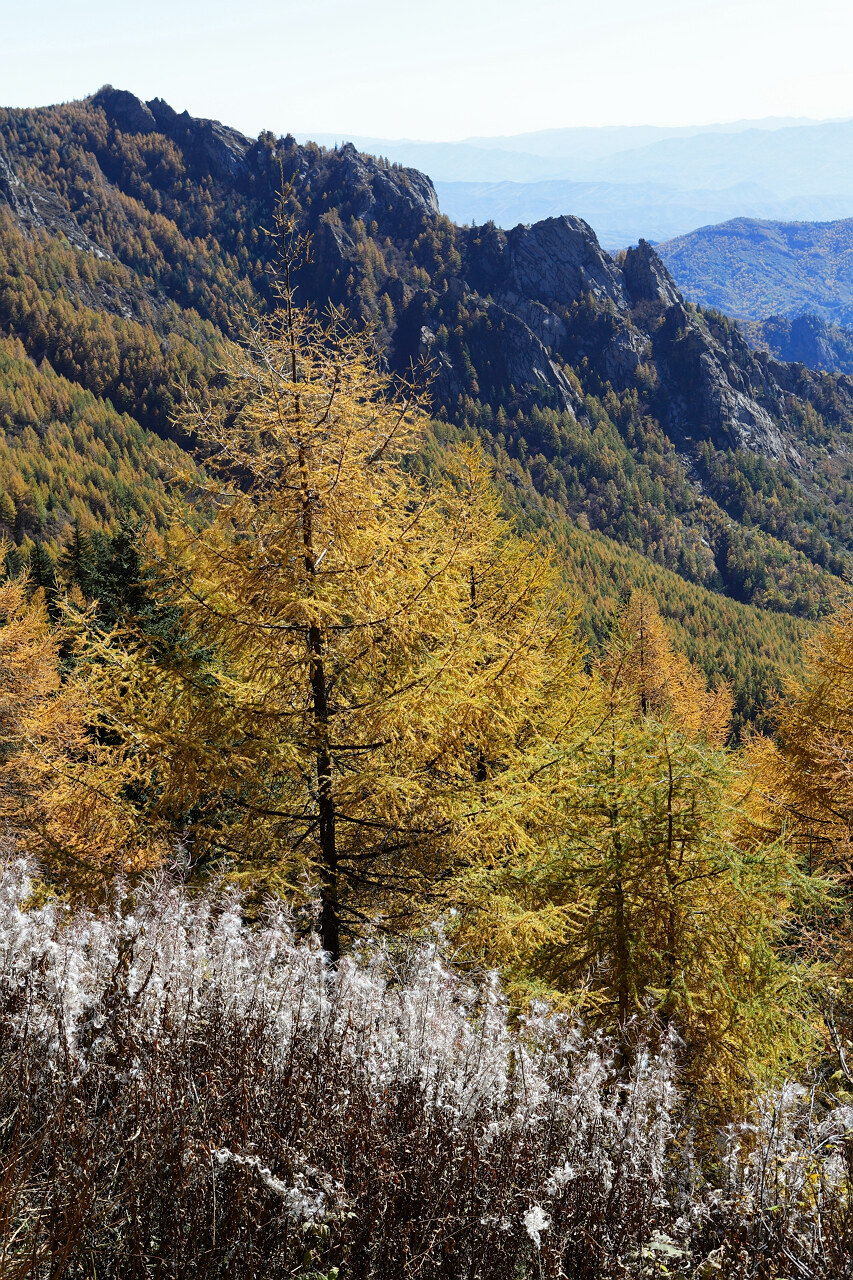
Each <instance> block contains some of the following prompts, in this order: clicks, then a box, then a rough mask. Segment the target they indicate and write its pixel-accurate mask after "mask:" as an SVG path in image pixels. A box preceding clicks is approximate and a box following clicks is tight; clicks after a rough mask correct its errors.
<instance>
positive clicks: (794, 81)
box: [0, 0, 853, 141]
mask: <svg viewBox="0 0 853 1280" xmlns="http://www.w3.org/2000/svg"><path fill="white" fill-rule="evenodd" d="M852 45H853V5H851V4H850V3H849V0H810V2H809V3H808V4H805V3H803V0H583V2H580V0H360V2H358V3H354V2H353V0H313V2H312V3H295V2H294V0H278V2H277V3H273V0H242V3H240V2H239V0H238V2H236V3H235V0H229V2H228V3H224V0H135V2H134V3H132V4H127V3H124V0H35V2H34V3H33V2H31V3H29V4H27V3H24V2H22V0H0V106H42V105H44V104H46V103H49V102H61V101H66V100H68V99H70V98H79V97H84V96H86V95H87V94H89V93H93V92H94V91H95V90H96V89H97V88H98V87H99V86H100V85H101V84H104V83H106V82H109V83H112V84H113V85H115V86H116V87H118V88H124V89H130V90H132V91H133V92H134V93H136V94H137V95H138V96H139V97H142V98H152V97H162V98H165V99H166V100H167V101H168V102H170V103H171V104H172V106H174V107H175V108H176V109H177V110H179V111H180V110H183V109H184V108H187V109H188V110H189V111H190V113H191V114H192V115H196V116H214V117H216V118H218V119H220V120H223V121H225V122H226V123H228V124H232V125H235V126H236V127H237V128H240V129H242V130H243V131H244V132H246V133H248V134H250V135H255V134H257V133H258V132H259V130H260V129H262V128H268V129H272V130H273V131H274V132H275V133H286V132H287V131H288V130H290V131H292V132H294V133H304V132H307V133H310V132H311V131H312V130H314V131H316V132H318V133H320V132H325V133H329V132H332V133H334V132H336V133H339V134H340V135H341V136H345V135H346V134H371V135H375V136H379V137H385V138H400V137H408V138H422V139H430V140H440V141H445V140H451V139H457V138H463V137H466V136H469V135H471V134H503V133H519V132H523V131H526V130H532V129H547V128H562V127H566V126H571V125H603V124H658V125H682V124H704V123H709V122H712V121H728V120H736V119H744V118H749V119H752V118H758V117H762V116H769V115H776V116H810V117H813V118H816V119H825V118H830V117H850V116H853V73H851V70H850V49H851V46H852Z"/></svg>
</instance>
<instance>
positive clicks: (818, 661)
mask: <svg viewBox="0 0 853 1280" xmlns="http://www.w3.org/2000/svg"><path fill="white" fill-rule="evenodd" d="M543 264H544V265H543ZM0 428H2V435H0V534H2V539H3V541H2V556H3V574H4V576H3V579H2V581H0V723H2V734H1V735H0V747H1V748H2V749H0V808H2V819H3V836H2V840H3V848H2V862H0V1011H1V1012H0V1019H2V1027H3V1035H2V1037H0V1260H2V1261H0V1273H2V1275H3V1276H4V1277H5V1276H8V1277H10V1280H11V1278H14V1280H18V1278H19V1277H20V1280H24V1277H60V1276H61V1277H65V1276H68V1277H72V1276H73V1277H78V1276H79V1277H83V1276H87V1277H88V1276H92V1277H101V1276H103V1277H107V1276H110V1277H116V1278H118V1277H127V1276H134V1277H136V1276H138V1277H143V1276H146V1277H147V1276H163V1277H171V1276H174V1277H178V1276H184V1275H198V1276H205V1277H208V1276H209V1277H213V1276H217V1277H219V1276H229V1277H247V1278H248V1277H251V1276H259V1275H263V1276H270V1277H273V1276H281V1277H284V1276H291V1277H293V1276H299V1277H301V1280H337V1278H338V1277H339V1278H340V1280H347V1277H352V1280H360V1278H362V1277H363V1278H365V1280H368V1278H369V1280H374V1278H376V1280H380V1278H385V1277H387V1278H388V1280H391V1278H392V1277H398V1276H400V1275H407V1276H408V1275H412V1276H423V1277H425V1278H432V1277H435V1278H436V1280H438V1277H447V1278H450V1277H453V1278H454V1280H455V1278H456V1277H458V1278H459V1280H462V1278H463V1277H466V1278H470V1280H474V1278H475V1277H477V1278H482V1280H492V1278H493V1277H494V1278H495V1280H503V1278H504V1277H506V1278H507V1280H520V1278H521V1277H530V1278H531V1280H533V1278H534V1277H539V1278H540V1280H541V1277H545V1276H548V1277H553V1278H554V1280H556V1277H558V1276H565V1277H579V1278H581V1280H585V1278H587V1277H589V1280H593V1278H599V1277H601V1278H602V1280H603V1278H604V1277H617V1276H630V1277H637V1278H640V1277H652V1276H664V1275H669V1276H679V1277H682V1278H683V1280H687V1277H691V1278H692V1277H710V1276H716V1275H720V1276H727V1277H728V1276H731V1277H735V1276H737V1277H744V1280H745V1278H746V1277H748V1276H749V1277H762V1278H763V1277H766V1278H767V1280H771V1277H776V1278H781V1277H795V1276H796V1277H800V1276H843V1275H848V1274H850V1272H849V1267H850V1261H849V1260H850V1250H851V1243H853V1218H851V1205H853V1143H851V1119H850V1118H851V1115H853V1110H851V1108H853V929H852V928H851V900H850V895H851V891H853V879H851V876H853V871H852V870H851V839H853V836H851V831H853V773H851V768H850V761H851V754H853V599H851V596H850V587H849V582H850V568H851V558H853V467H851V464H850V463H849V461H848V459H849V457H850V452H849V439H850V436H851V434H853V387H851V385H850V383H849V380H848V379H846V378H844V377H842V376H840V375H835V374H831V373H827V372H814V371H811V370H809V369H807V368H806V367H804V366H802V365H787V364H783V363H781V362H777V361H775V360H774V359H772V358H771V357H770V356H768V355H767V354H766V353H764V354H761V353H756V352H753V351H752V350H751V349H750V348H748V347H747V344H746V343H745V341H744V339H743V338H742V337H741V335H740V332H739V330H738V327H737V325H736V324H735V323H734V322H733V321H731V320H729V319H728V318H727V317H726V316H724V315H722V314H721V313H718V312H712V311H705V310H703V309H701V308H698V307H695V306H691V305H690V304H687V303H685V302H684V300H683V299H682V298H681V296H680V294H679V293H678V291H677V289H676V288H675V285H674V283H673V282H672V280H671V278H670V277H669V275H668V273H667V272H666V269H665V267H664V266H663V264H662V262H661V261H660V259H659V258H658V257H657V256H656V255H655V253H654V250H653V249H652V248H651V246H649V245H647V244H646V243H645V242H644V241H641V242H640V244H639V246H637V247H636V248H632V249H630V250H628V251H627V252H626V253H622V254H621V255H615V256H614V257H611V256H610V255H607V254H605V253H604V252H603V250H601V249H600V246H599V245H598V242H597V241H596V239H595V236H594V234H593V232H592V231H591V229H590V228H589V227H587V226H586V224H585V223H582V222H581V221H580V220H579V219H571V218H563V219H550V220H548V221H547V222H545V223H540V224H536V225H535V226H534V227H532V228H529V227H528V228H525V227H520V228H517V229H516V230H515V231H513V232H506V233H505V232H503V231H500V230H499V229H498V228H496V227H494V225H492V224H489V225H487V226H486V227H481V228H478V227H458V226H455V225H454V224H452V223H450V222H449V221H448V220H447V219H446V218H444V217H443V216H442V215H441V214H440V213H439V212H438V209H437V205H436V204H435V197H434V193H433V192H432V188H431V185H430V184H429V180H428V179H426V178H425V177H424V176H423V175H421V174H418V173H415V172H414V171H411V170H405V169H402V168H400V167H399V166H394V165H391V164H389V163H388V162H387V161H383V160H381V159H373V158H371V157H368V156H363V155H360V154H359V153H357V152H356V151H355V149H354V148H353V147H351V146H348V147H344V148H341V149H339V150H336V151H325V150H323V149H321V148H318V147H316V146H314V145H313V144H308V145H307V146H304V147H300V146H298V145H297V144H296V143H295V142H294V140H293V139H292V138H290V137H288V138H284V139H276V138H275V137H273V135H272V134H262V135H261V136H260V138H259V139H258V140H257V141H256V142H250V141H249V140H248V139H246V138H244V137H243V136H242V135H240V134H238V133H236V131H234V130H230V129H227V128H226V127H225V126H222V125H219V124H218V123H216V122H210V121H197V120H193V119H192V118H191V117H189V116H188V115H187V114H186V113H184V115H182V116H181V115H177V113H175V112H174V111H173V110H172V108H170V107H169V106H168V105H167V104H166V103H164V102H162V101H161V100H159V99H157V100H154V101H152V102H149V103H142V102H140V101H139V100H137V99H135V98H133V97H132V95H130V94H125V93H122V92H121V91H117V90H114V89H111V88H109V87H106V88H105V89H103V90H101V91H100V93H99V94H97V95H95V96H94V97H93V98H90V99H87V100H85V101H83V102H77V103H71V104H68V105H66V106H63V107H56V108H45V109H42V110H38V111H4V112H0Z"/></svg>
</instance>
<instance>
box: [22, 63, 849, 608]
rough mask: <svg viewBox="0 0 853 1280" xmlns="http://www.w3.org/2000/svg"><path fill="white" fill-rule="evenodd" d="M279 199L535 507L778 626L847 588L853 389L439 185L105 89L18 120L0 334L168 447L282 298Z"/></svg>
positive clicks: (323, 302)
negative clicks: (191, 404) (481, 210)
mask: <svg viewBox="0 0 853 1280" xmlns="http://www.w3.org/2000/svg"><path fill="white" fill-rule="evenodd" d="M282 178H283V179H284V183H285V186H286V189H287V192H288V197H287V198H288V202H289V208H290V210H291V212H292V213H293V214H294V215H295V217H296V220H297V223H298V225H299V227H300V229H301V230H302V231H304V232H307V233H308V234H309V235H310V236H311V240H312V257H311V262H310V264H309V265H308V266H307V267H305V268H304V269H303V270H302V271H301V272H300V273H299V276H298V284H299V289H300V296H301V298H302V299H303V300H305V301H308V302H310V303H312V304H314V305H315V306H317V307H319V308H322V307H325V306H327V305H328V304H329V303H333V304H342V305H345V306H346V307H347V308H349V310H350V311H351V312H352V313H353V315H354V316H355V317H356V318H357V319H358V320H364V321H371V322H373V323H374V324H375V325H376V328H377V335H378V339H379V341H380V344H381V345H382V346H383V348H384V350H385V352H386V354H387V359H388V360H389V362H390V363H391V364H392V365H396V366H398V367H400V368H403V367H406V366H407V365H408V363H409V362H410V361H411V360H417V359H419V358H421V357H428V358H430V359H431V361H432V363H433V368H434V371H435V374H436V377H435V383H434V394H435V400H436V410H437V412H438V413H439V414H441V415H443V416H445V417H446V418H447V419H449V420H450V421H451V422H455V423H456V424H458V425H461V426H467V427H469V428H472V429H474V430H477V431H480V432H481V433H482V436H483V439H484V440H485V442H486V444H487V447H489V448H490V449H492V451H493V453H494V455H495V457H496V459H498V462H499V465H500V466H502V467H503V468H504V470H505V472H507V473H508V474H511V477H514V482H515V483H517V484H519V485H521V486H522V488H523V487H524V486H525V485H528V486H532V487H533V488H534V489H537V490H538V491H539V493H540V495H543V496H544V497H545V498H546V499H548V500H552V501H553V502H554V503H556V504H557V508H558V509H559V510H560V511H562V512H564V513H566V514H568V515H571V516H575V517H577V518H579V519H581V518H582V519H584V520H586V521H587V522H588V523H589V524H590V525H591V526H592V527H594V528H598V529H600V530H601V531H602V532H605V533H607V534H608V535H609V536H611V537H615V538H618V539H621V540H623V541H627V542H629V543H630V544H631V545H633V546H635V547H636V549H638V550H642V551H644V552H645V553H646V554H648V555H653V556H654V557H655V558H656V559H658V560H659V561H660V562H662V563H664V564H666V565H668V566H669V567H672V568H675V569H676V570H677V571H678V572H680V573H682V574H683V575H685V576H687V577H691V578H693V579H695V580H698V581H701V582H703V583H704V584H705V585H709V586H713V587H714V588H715V589H718V590H725V591H728V592H730V593H731V594H735V595H738V596H740V597H741V598H744V599H760V600H762V601H764V602H768V601H772V602H773V607H780V608H781V607H787V604H786V598H787V597H786V593H787V594H791V593H794V594H795V595H796V599H797V600H799V601H800V603H799V604H798V605H797V606H796V607H797V608H798V609H799V610H800V611H808V610H810V609H812V608H813V607H814V604H813V602H814V601H815V599H816V598H817V596H818V595H819V594H820V592H821V591H822V588H820V587H819V584H818V579H817V578H815V577H814V574H815V573H817V574H818V577H819V575H820V573H822V572H823V571H824V570H825V569H826V568H827V567H828V568H830V569H831V570H832V571H833V572H838V573H842V572H845V571H846V563H847V562H846V556H847V555H848V553H853V461H851V459H853V434H851V427H852V426H853V382H851V380H850V379H848V378H846V377H840V376H834V375H828V374H825V373H822V374H821V373H814V372H811V371H810V370H809V369H808V368H806V367H805V366H803V365H802V364H795V365H787V364H784V363H782V362H780V361H777V360H775V359H773V358H772V357H771V356H770V355H769V354H768V353H767V352H755V351H753V350H751V349H750V347H749V346H748V345H747V343H746V342H745V341H744V339H743V337H742V336H741V334H740V332H739V331H738V329H737V328H736V327H735V326H734V325H733V324H731V323H730V322H728V321H726V319H725V317H723V316H720V315H718V314H715V313H709V312H703V311H701V310H700V309H697V308H696V307H694V306H692V305H690V304H687V303H685V301H684V299H683V298H682V296H681V294H680V293H679V290H678V288H677V287H676V285H675V283H674V281H673V279H672V277H671V275H670V274H669V272H668V271H667V269H666V267H665V266H664V264H663V262H662V261H661V259H660V257H659V256H658V255H657V254H656V252H655V251H654V249H653V248H652V247H651V246H650V245H649V244H647V243H646V242H645V241H642V240H641V241H640V243H639V244H638V245H637V246H636V247H635V248H633V249H630V250H628V252H627V253H624V254H619V255H616V256H611V255H609V254H608V253H606V252H605V251H604V250H603V249H602V248H601V246H600V245H599V243H598V241H597V239H596V236H595V234H594V232H593V231H592V229H591V228H590V227H589V226H588V225H587V223H585V222H584V221H583V220H582V219H580V218H576V217H568V216H567V217H560V218H549V219H546V220H545V221H542V222H538V223H536V224H534V225H533V226H519V227H516V228H515V229H513V230H511V231H502V230H499V229H498V228H496V227H495V226H494V225H493V224H487V225H486V226H483V227H458V226H455V225H454V224H452V223H451V222H449V220H448V219H446V218H444V217H443V216H442V215H441V214H440V213H439V210H438V205H437V201H436V196H435V191H434V189H433V186H432V184H431V182H430V181H429V179H428V178H426V177H425V176H424V175H423V174H421V173H418V172H417V171H415V170H411V169H404V168H401V167H399V166H394V165H389V164H388V163H387V162H385V161H383V160H381V159H376V158H372V157H369V156H365V155H362V154H360V153H359V152H357V151H356V150H355V148H354V147H352V146H351V145H347V146H344V147H342V148H340V149H338V150H335V151H329V150H324V149H322V148H319V147H317V146H315V145H313V144H310V143H309V144H307V145H305V146H299V145H298V144H297V143H296V142H295V140H294V139H293V138H291V137H286V138H279V139H276V138H274V137H273V136H272V135H271V134H261V135H260V137H259V138H257V139H249V138H247V137H245V136H244V135H242V134H241V133H239V132H238V131H236V130H234V129H230V128H228V127H227V126H225V125H222V124H220V123H219V122H217V121H211V120H199V119H195V118H193V117H192V116H190V115H189V114H188V113H187V112H186V111H184V112H180V113H179V112H177V111H175V110H174V109H173V108H172V107H171V106H169V105H168V104H167V103H165V102H163V101H162V100H161V99H152V100H151V101H149V102H142V101H141V100H139V99H138V98H135V97H134V96H133V95H132V94H130V93H128V92H126V91H123V90H116V89H113V88H109V87H108V88H105V89H102V90H101V91H100V92H99V93H97V94H95V95H94V97H93V98H91V99H87V100H85V101H84V102H81V103H72V104H68V105H67V106H64V107H54V108H45V109H42V110H38V111H29V112H27V111H7V112H0V328H2V329H3V330H4V331H5V332H7V333H10V334H13V335H15V336H18V337H20V338H21V340H22V341H23V342H24V343H25V345H26V347H27V350H28V351H29V352H30V354H31V355H32V356H33V357H34V358H36V359H42V358H43V357H45V356H47V357H48V358H49V359H50V360H51V361H54V362H58V364H59V367H60V371H61V372H63V373H65V375H66V376H70V377H73V378H76V379H77V380H79V381H81V382H83V383H84V385H87V386H89V387H91V388H92V389H95V390H96V391H97V394H99V395H100V394H104V392H106V393H107V394H109V395H111V396H112V397H113V399H114V401H116V403H119V404H120V405H121V407H122V408H128V409H129V411H130V412H132V413H135V414H138V415H140V420H141V421H144V422H146V424H147V425H151V426H153V427H154V428H155V429H157V430H161V431H162V430H164V429H167V427H168V420H169V414H170V412H171V405H172V399H171V398H170V395H171V393H170V392H169V390H168V388H169V387H173V386H174V383H175V379H176V378H177V377H179V376H181V375H182V374H184V373H186V371H187V369H188V368H190V367H191V364H192V361H191V358H190V356H189V355H188V354H187V352H188V350H189V348H190V347H192V348H193V349H195V350H197V351H199V352H201V353H202V359H203V360H204V359H208V358H209V356H210V353H211V352H212V350H213V348H214V347H215V344H216V342H217V340H219V339H221V335H222V334H225V335H228V336H234V335H236V334H237V333H239V331H240V326H241V324H242V322H243V317H244V315H245V307H246V305H247V304H252V303H254V304H256V305H261V306H263V305H264V304H265V302H266V301H267V300H268V299H269V297H270V289H269V268H270V266H271V265H272V264H273V262H274V259H275V252H276V246H275V240H274V237H271V236H270V235H269V234H268V232H269V229H270V228H271V226H272V225H273V221H274V209H275V206H276V203H277V201H278V199H279V198H280V191H281V184H282ZM15 236H18V237H19V240H18V241H16V240H15ZM16 246H17V247H16ZM26 246H30V248H29V249H28V250H27V252H28V253H30V255H31V259H32V264H33V265H32V275H33V279H32V280H30V281H29V283H27V282H26V281H24V280H22V278H21V275H20V272H16V270H15V268H14V263H13V259H14V258H15V257H16V256H17V257H18V258H21V257H22V256H24V249H25V248H26ZM3 255H5V258H6V261H5V262H4V261H3ZM36 277H37V278H36ZM68 303H70V304H71V307H70V311H69V308H68V305H66V304H68ZM104 316H107V317H111V319H110V321H109V325H111V326H112V328H109V327H108V331H107V330H105V329H104V327H103V323H102V320H101V319H99V317H101V318H102V317H104ZM116 326H118V328H117V327H116ZM122 326H124V327H122ZM182 344H183V345H182ZM116 350H117V353H118V354H117V355H116V354H115V352H116ZM105 352H106V353H107V354H106V355H105ZM110 352H113V353H114V354H113V355H110V354H109V353H110ZM110 361H112V364H110ZM105 363H106V364H107V365H108V366H109V367H108V368H107V369H106V371H105V370H104V368H103V367H102V366H103V365H104V364H105ZM113 366H114V367H113ZM848 473H849V474H848ZM756 529H764V530H765V532H767V533H769V534H771V535H772V537H773V538H774V539H776V542H774V543H773V545H772V546H771V545H770V543H767V544H766V545H765V544H764V543H762V544H761V545H760V546H759V545H758V543H757V542H756V538H757V536H758V534H757V533H756ZM777 543H778V545H777ZM780 548H781V549H780ZM774 563H778V564H784V565H785V566H787V567H786V568H785V569H784V572H782V570H779V571H778V572H777V571H776V569H773V570H772V572H771V571H769V570H767V569H766V566H767V565H772V564H774ZM791 566H793V567H791ZM768 574H769V576H768ZM810 575H811V576H810ZM792 584H794V585H792ZM816 584H818V585H816ZM774 593H775V594H774Z"/></svg>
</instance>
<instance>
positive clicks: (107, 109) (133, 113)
mask: <svg viewBox="0 0 853 1280" xmlns="http://www.w3.org/2000/svg"><path fill="white" fill-rule="evenodd" d="M92 102H93V103H94V104H95V106H96V107H101V108H102V109H103V111H104V114H105V115H106V117H107V119H108V120H109V121H110V123H111V124H113V125H115V126H116V128H118V129H120V130H121V131H122V133H154V132H155V131H156V129H157V121H156V120H155V118H154V113H153V112H152V110H151V108H150V107H149V106H148V104H147V103H145V102H142V101H141V99H139V98H137V97H136V96H135V95H134V94H132V93H129V92H128V91H127V89H114V88H113V86H112V85H111V84H106V85H104V87H103V89H99V90H98V92H97V93H96V94H95V95H94V97H93V98H92Z"/></svg>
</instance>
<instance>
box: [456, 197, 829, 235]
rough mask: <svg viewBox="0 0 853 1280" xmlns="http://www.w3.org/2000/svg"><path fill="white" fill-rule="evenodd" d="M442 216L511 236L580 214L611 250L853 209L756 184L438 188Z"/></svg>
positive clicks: (825, 215)
mask: <svg viewBox="0 0 853 1280" xmlns="http://www.w3.org/2000/svg"><path fill="white" fill-rule="evenodd" d="M435 189H436V192H437V194H438V199H439V204H440V206H441V210H442V212H443V213H446V214H447V216H448V217H449V218H452V219H453V221H454V222H461V223H469V224H470V223H472V222H476V223H477V224H478V225H482V224H483V223H485V222H489V221H492V222H495V223H496V224H497V225H498V226H499V227H505V228H510V227H514V226H517V225H518V223H520V222H524V223H528V222H538V221H539V220H540V219H541V218H548V217H551V216H559V215H560V214H563V213H573V214H577V216H578V217H581V218H583V219H584V220H585V221H586V222H588V223H589V224H590V226H592V227H594V228H595V232H596V235H597V236H598V238H599V240H600V241H601V243H602V244H603V245H604V246H605V247H606V248H608V249H618V248H623V247H625V246H627V245H629V244H636V242H637V241H638V240H639V239H640V238H644V239H647V240H651V241H653V242H655V241H658V240H669V239H671V238H672V237H677V236H678V237H680V236H683V235H684V233H685V232H688V231H692V229H693V228H694V227H701V226H703V224H706V223H715V222H720V221H722V220H725V219H728V218H732V217H734V216H737V215H741V214H743V215H748V216H749V217H752V218H761V217H764V218H797V217H809V216H814V215H816V214H817V215H820V216H822V217H825V218H837V217H839V216H841V215H843V214H845V213H846V212H847V211H848V210H849V209H850V207H851V202H850V201H849V200H848V199H846V198H845V197H843V196H839V197H832V196H827V197H825V198H824V199H820V200H818V199H816V198H814V197H799V198H791V199H788V200H780V199H779V197H778V196H775V195H774V194H773V193H772V192H770V191H767V190H766V189H765V188H763V187H760V186H757V185H756V184H755V183H747V182H743V183H738V184H737V185H735V186H732V187H726V188H724V189H723V190H720V191H715V190H713V189H712V190H708V189H705V190H680V189H678V188H675V187H669V186H664V185H663V184H660V183H657V184H656V183H652V182H648V183H634V184H630V183H615V182H562V181H550V182H473V181H472V182H438V181H437V182H436V183H435Z"/></svg>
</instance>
